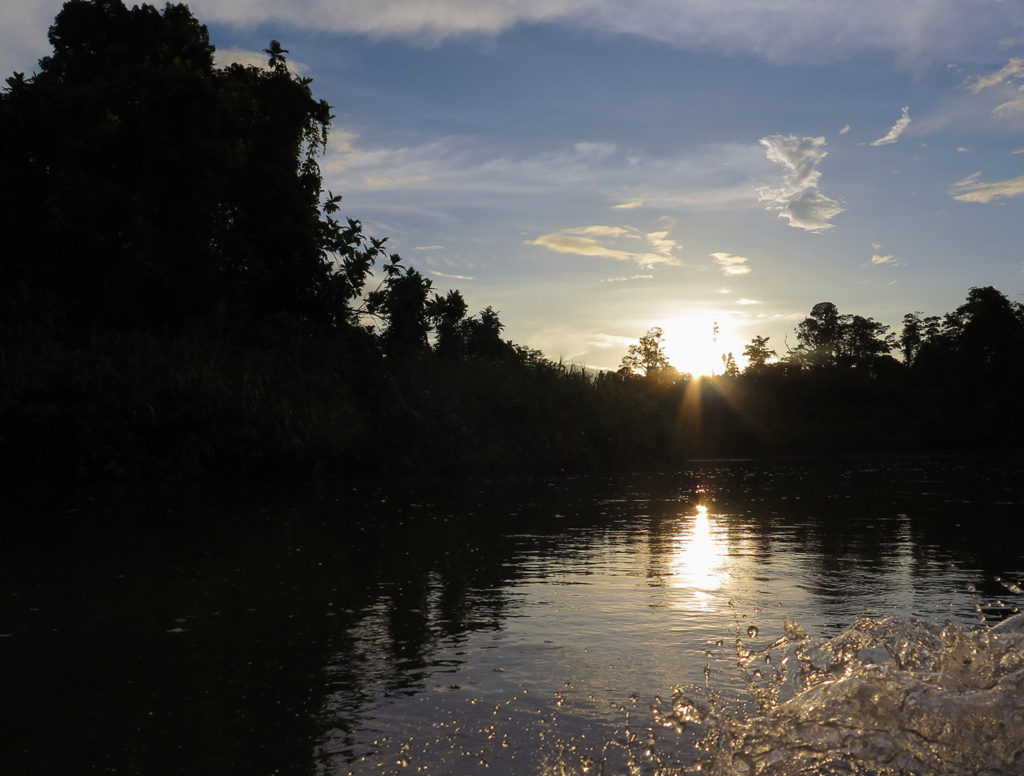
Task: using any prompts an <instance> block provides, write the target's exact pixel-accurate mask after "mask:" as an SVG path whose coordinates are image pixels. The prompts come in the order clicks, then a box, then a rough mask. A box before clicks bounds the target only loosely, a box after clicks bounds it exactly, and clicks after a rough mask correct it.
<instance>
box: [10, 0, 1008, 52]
mask: <svg viewBox="0 0 1024 776" xmlns="http://www.w3.org/2000/svg"><path fill="white" fill-rule="evenodd" d="M38 1H39V0H36V2H38ZM18 5H20V3H19V4H18ZM190 5H191V6H192V8H193V9H194V11H195V13H196V15H197V16H198V17H199V18H200V19H201V20H202V21H203V22H204V23H212V22H220V23H226V24H235V25H239V26H246V27H249V28H253V27H256V26H258V25H261V24H267V23H273V24H275V25H278V26H282V25H283V26H292V27H299V28H307V29H315V30H317V32H333V33H356V34H363V35H367V36H370V37H373V38H395V37H401V38H405V39H408V40H411V41H415V42H416V43H418V44H419V45H433V44H435V43H437V42H438V41H440V40H443V39H445V38H450V37H458V36H466V35H496V34H499V33H501V32H503V31H505V30H509V29H511V28H513V27H515V26H516V25H536V24H545V23H557V24H561V25H565V26H575V27H579V28H584V29H591V30H597V31H601V32H611V33H616V34H627V35H631V36H638V37H645V38H649V39H653V40H657V41H660V42H663V43H668V44H670V45H673V46H677V47H680V48H690V49H698V50H704V51H722V52H725V53H727V54H749V55H753V56H757V57H761V58H764V59H767V60H770V61H775V62H798V61H799V62H808V61H811V62H824V61H833V60H838V59H842V58H844V57H846V56H848V55H849V53H850V52H852V51H858V50H860V51H871V52H878V51H885V52H893V53H895V54H896V55H897V56H898V57H899V58H900V59H901V60H903V61H914V60H917V59H921V58H927V57H935V56H941V57H943V58H950V57H953V56H955V55H956V54H958V53H961V52H968V51H972V50H974V49H975V48H976V47H978V45H979V44H980V43H983V42H988V41H991V40H992V39H994V38H996V39H997V38H999V37H1004V36H1005V35H1006V31H1007V30H1013V29H1019V28H1020V22H1021V21H1022V16H1024V13H1022V10H1021V8H1020V4H1019V3H1016V2H1004V3H995V4H992V3H988V4H986V6H985V9H984V12H979V11H978V8H977V5H976V4H975V3H950V2H949V1H948V0H904V1H903V2H900V3H893V2H891V0H858V1H857V2H855V3H836V2H808V1H807V0H772V1H771V2H765V0H732V1H731V2H709V0H646V1H645V2H644V3H635V4H626V3H621V2H611V1H610V0H431V2H423V0H347V2H344V3H340V2H338V1H337V0H304V2H301V3H282V2H271V0H193V2H191V3H190ZM989 45H991V44H989Z"/></svg>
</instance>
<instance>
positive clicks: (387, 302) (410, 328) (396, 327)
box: [366, 257, 431, 358]
mask: <svg viewBox="0 0 1024 776" xmlns="http://www.w3.org/2000/svg"><path fill="white" fill-rule="evenodd" d="M395 258H396V260H395V261H394V262H393V263H392V264H391V265H390V266H386V267H385V268H386V269H387V270H388V276H387V278H386V279H385V281H384V283H383V284H382V286H381V287H380V288H378V289H376V290H374V291H371V292H370V293H369V294H367V301H366V308H367V311H368V312H369V313H370V314H371V315H374V316H376V317H378V318H379V319H380V320H382V321H383V322H384V324H385V326H384V331H383V333H382V334H381V343H382V345H383V347H384V352H385V353H386V354H387V355H388V356H390V357H392V358H406V357H408V356H411V355H414V354H416V353H419V352H422V351H424V350H426V347H427V333H428V332H429V331H430V322H429V316H428V312H427V295H428V294H429V293H430V287H431V282H430V280H429V279H428V278H425V277H423V275H421V274H420V273H419V272H417V271H416V270H415V269H412V268H402V267H401V266H399V265H398V263H397V257H395Z"/></svg>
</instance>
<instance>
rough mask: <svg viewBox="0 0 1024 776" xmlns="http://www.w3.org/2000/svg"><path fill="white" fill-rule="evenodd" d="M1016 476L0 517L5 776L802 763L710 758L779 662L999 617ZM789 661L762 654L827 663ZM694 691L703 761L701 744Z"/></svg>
mask: <svg viewBox="0 0 1024 776" xmlns="http://www.w3.org/2000/svg"><path fill="white" fill-rule="evenodd" d="M1020 475H1021V470H1020V467H1019V466H1018V465H1016V464H1015V463H1013V462H1007V461H975V462H962V461H925V462H922V461H902V462H853V463H816V464H808V463H791V464H778V463H776V464H765V463H755V462H708V463H703V464H698V465H693V466H691V467H690V468H688V469H686V470H684V471H681V472H675V473H665V474H649V475H644V476H629V477H616V478H573V479H570V478H556V479H550V480H544V481H538V480H530V481H516V482H498V481H495V482H474V483H469V482H463V483H455V484H449V483H446V484H444V486H442V485H440V484H430V485H425V486H422V487H418V488H413V489H405V490H403V491H402V492H401V495H399V492H398V491H397V490H394V489H391V490H389V489H372V490H371V489H364V490H357V491H356V492H352V491H351V490H346V491H344V492H342V491H339V490H337V489H335V490H331V489H322V490H319V491H316V492H309V491H307V492H304V493H302V494H294V493H290V494H285V495H282V494H280V493H278V494H276V495H273V496H267V495H259V496H258V497H256V494H237V493H236V494H231V495H230V497H221V498H216V499H213V498H210V497H209V495H208V494H203V495H199V496H195V497H193V498H191V499H189V498H177V499H170V500H164V501H160V502H159V503H157V504H154V503H153V502H152V498H151V494H138V493H136V494H125V495H122V496H121V497H119V498H114V497H105V498H103V499H99V498H97V499H96V500H95V501H93V502H81V503H78V504H76V505H75V507H74V511H69V512H67V513H61V514H53V513H52V510H50V512H47V511H46V510H39V511H38V512H37V513H33V512H32V511H31V510H28V511H26V510H19V515H18V518H17V520H14V521H11V522H10V523H9V525H10V526H12V527H11V528H10V529H9V530H8V532H7V537H6V538H7V540H6V541H5V542H4V548H3V558H2V560H3V571H2V572H0V575H2V576H0V578H2V579H3V584H4V603H3V609H2V611H0V614H2V620H0V634H2V637H0V660H2V665H3V668H2V669H0V670H2V671H3V674H2V678H3V682H4V687H5V688H10V690H9V692H8V697H9V698H10V699H11V701H12V702H10V703H7V704H5V706H6V707H7V710H6V711H5V717H6V719H5V720H4V725H5V729H6V730H8V731H9V735H8V736H7V737H6V738H7V740H6V742H5V743H4V752H3V761H4V762H7V763H8V766H7V767H5V768H4V771H5V772H25V773H29V772H31V773H70V772H138V773H199V772H222V773H253V774H255V773H295V774H314V773H317V774H321V773H322V774H348V773H352V774H399V773H438V774H443V773H502V774H505V773H507V774H513V773H515V774H521V773H596V772H605V773H619V772H629V771H630V770H632V771H633V772H646V773H668V772H693V770H694V769H695V768H697V767H698V764H699V763H701V762H702V761H704V762H705V765H704V766H702V767H704V768H705V769H710V768H717V769H718V770H717V771H716V772H721V773H725V772H736V773H755V772H757V773H780V774H781V773H803V772H805V771H801V770H800V768H801V767H803V765H801V764H800V763H796V764H794V763H793V762H789V763H788V764H787V763H782V764H776V765H774V766H771V767H772V768H775V770H771V768H769V769H768V770H764V768H768V766H767V765H764V762H766V761H763V760H756V759H755V760H750V761H747V760H744V759H743V757H744V756H745V755H744V756H737V757H735V758H733V755H734V754H736V752H734V751H733V749H736V748H737V747H739V749H742V748H743V747H746V748H748V749H751V750H752V751H753V750H754V749H755V748H756V747H755V746H754V743H757V742H763V737H762V738H757V736H756V735H755V733H756V730H757V724H758V723H757V720H758V719H767V718H768V717H767V716H766V715H767V713H768V712H773V707H772V703H775V704H776V705H780V704H782V703H783V702H784V701H785V700H787V699H788V698H789V697H791V696H792V695H793V693H794V692H795V690H794V688H792V687H791V688H789V689H785V688H782V685H781V678H780V679H779V681H780V685H779V686H778V687H776V688H775V690H773V691H774V692H776V695H779V690H780V688H781V689H782V690H783V692H782V694H781V696H780V697H774V700H770V699H769V700H766V698H767V696H766V695H764V693H765V692H768V691H769V690H771V682H772V681H773V680H772V677H773V676H775V674H773V673H772V671H773V670H775V669H776V668H777V666H778V665H779V662H780V661H781V659H782V658H781V657H780V655H783V653H784V652H785V651H786V650H787V649H788V650H797V649H800V650H804V652H802V653H801V654H804V653H806V655H810V654H811V653H810V652H808V651H807V650H809V649H810V645H811V644H812V641H813V640H814V639H821V640H823V641H821V642H820V643H821V644H828V643H832V644H845V643H847V642H848V641H850V639H851V638H853V637H852V636H851V635H850V633H851V631H850V629H851V628H854V630H855V633H856V634H861V635H860V636H858V637H857V638H860V639H861V640H860V641H859V642H858V645H859V646H858V649H859V650H861V652H857V654H856V658H857V660H858V661H860V662H862V663H865V664H866V665H867V668H864V670H865V671H868V673H871V671H874V672H875V673H877V672H878V670H880V669H878V665H875V664H876V663H877V664H879V665H881V663H882V662H884V661H880V659H879V658H878V654H881V653H880V652H879V650H881V649H882V647H881V646H879V645H882V644H883V642H884V644H887V645H889V646H888V647H886V648H887V649H894V648H892V646H891V645H892V644H893V643H896V642H899V643H901V644H904V645H905V644H906V643H907V640H908V639H909V640H911V641H913V640H915V639H921V640H922V641H921V645H919V651H921V650H925V649H926V648H927V649H932V650H933V651H934V652H935V654H936V655H939V656H940V657H941V655H949V654H953V652H952V650H953V649H954V645H952V642H950V645H945V642H943V641H942V638H946V640H947V641H949V640H950V639H953V640H954V641H955V640H956V639H954V637H953V636H952V635H950V634H954V632H955V633H956V634H971V633H973V632H974V631H978V632H979V633H984V632H986V631H987V629H988V628H989V627H991V626H992V625H993V624H996V623H998V622H1000V621H1002V620H1005V619H1006V618H1008V617H1010V616H1011V615H1012V614H1013V613H1014V612H1015V611H1016V610H1017V609H1018V608H1019V607H1020V606H1021V603H1022V600H1024V597H1022V594H1021V588H1020V586H1019V583H1020V582H1021V580H1022V579H1024V553H1022V551H1021V537H1022V534H1024V528H1022V522H1021V518H1022V516H1024V509H1022V504H1024V498H1022V492H1021V491H1022V485H1021V483H1022V478H1021V476H1020ZM147 495H148V496H150V498H149V499H147V498H146V496H147ZM863 618H867V620H864V619H863ZM886 618H890V619H886ZM787 622H788V623H789V624H788V626H787ZM858 622H859V623H861V624H860V625H857V623H858ZM865 622H866V623H868V624H867V625H864V623H865ZM911 622H919V623H921V628H933V629H937V630H936V633H939V634H941V629H942V628H943V627H944V626H945V624H946V623H947V622H948V623H950V624H951V627H953V628H954V629H955V631H947V632H946V636H944V637H941V638H940V636H939V635H936V634H934V633H932V631H926V630H920V629H918V630H914V629H913V627H912V626H911V625H910V624H908V623H911ZM880 623H882V625H880ZM892 623H896V624H895V625H892ZM794 624H798V626H799V629H800V630H799V631H796V630H793V627H794ZM854 626H856V627H857V628H861V630H856V628H855V627H854ZM787 627H789V628H790V630H789V635H790V640H789V641H788V642H787V641H786V640H785V635H786V633H787ZM914 627H916V626H914ZM880 628H881V629H882V630H884V629H885V628H888V630H885V633H884V634H882V630H879V629H880ZM865 629H866V630H865ZM872 629H874V630H872ZM908 629H909V630H908ZM795 633H799V634H802V635H801V638H804V639H805V641H800V640H799V639H797V638H795V636H794V634H795ZM864 633H872V634H875V636H872V637H871V638H876V637H877V638H876V641H871V638H868V637H867V636H863V634H864ZM878 634H882V635H878ZM893 634H896V635H893ZM861 636H863V638H862V637H861ZM780 638H782V642H779V639H780ZM957 638H959V636H958V637H957ZM964 638H967V636H964ZM1006 638H1008V637H1004V640H1003V642H1000V644H1002V647H1001V648H1006V649H1010V651H1011V653H1012V654H1016V653H1013V652H1012V650H1013V649H1015V647H1014V646H1013V645H1007V643H1006V641H1005V639H1006ZM827 639H833V641H832V642H828V641H825V640H827ZM865 639H866V640H865ZM886 639H888V641H886ZM900 639H902V640H903V641H900ZM928 639H931V640H930V641H928ZM936 639H938V641H936ZM844 640H845V641H844ZM869 642H870V643H869ZM915 643H916V642H915ZM972 643H973V642H972ZM813 644H814V645H818V644H819V642H818V641H813ZM958 644H959V642H958ZM818 648H819V647H818V646H815V649H818ZM902 648H904V649H906V647H905V646H904V647H902ZM956 648H958V649H959V648H963V647H962V644H960V646H957V647H956ZM821 649H824V650H825V651H823V652H820V655H828V654H832V653H829V652H828V650H827V649H825V648H824V647H822V648H821ZM971 649H975V650H977V649H978V647H977V645H975V646H973V647H971ZM870 650H874V651H872V652H870V654H871V655H873V656H874V657H870V658H868V657H865V655H868V652H869V651H870ZM944 650H945V652H944ZM833 651H834V650H833ZM982 651H984V650H982ZM815 654H819V653H815ZM851 654H853V653H851ZM783 656H784V655H783ZM833 657H834V655H833ZM940 657H936V658H935V660H937V661H939V662H941V659H940ZM815 659H816V660H818V663H815V664H814V666H811V662H807V663H806V665H805V664H804V663H799V660H798V659H797V657H796V653H795V652H794V653H793V657H792V662H791V663H789V664H788V665H794V666H795V665H797V664H798V663H799V664H800V665H801V666H804V667H805V668H807V674H808V676H810V674H811V673H813V671H818V673H819V674H821V676H826V674H827V676H826V678H828V677H830V676H831V674H828V671H827V670H826V668H827V666H826V664H828V665H831V666H832V667H833V668H834V665H833V664H832V663H828V661H829V660H831V659H832V658H827V659H826V658H821V659H818V658H815ZM1000 659H1001V660H1002V662H1001V663H1000V666H1002V667H1001V668H1000V670H1001V671H1002V670H1006V671H1009V670H1010V669H1011V668H1012V667H1013V665H1015V664H1013V662H1012V660H1011V658H1010V657H1007V656H1003V657H1002V658H1000ZM773 660H774V661H775V662H774V663H773V662H772V661H773ZM810 660H811V658H808V661H810ZM757 661H761V662H763V666H762V665H761V664H760V663H758V662H757ZM823 661H824V662H823ZM812 662H813V661H812ZM848 662H850V664H851V665H852V664H853V662H851V661H848ZM933 662H934V661H933ZM926 663H927V661H923V659H922V663H921V665H922V666H923V665H926ZM755 664H756V665H755ZM819 664H820V665H819ZM858 665H859V664H858ZM926 667H929V670H930V671H931V673H929V674H928V675H927V676H925V675H924V674H922V675H921V677H924V678H923V679H922V678H921V677H919V676H917V675H915V676H913V677H911V678H910V679H908V678H907V677H906V676H904V675H903V674H901V675H900V677H899V678H897V677H895V676H887V677H878V678H870V677H869V682H870V681H874V682H875V684H874V685H873V687H872V692H879V693H881V692H882V691H884V690H885V689H886V688H889V687H895V686H897V685H899V684H900V683H901V682H903V683H906V682H909V681H911V679H913V681H925V682H926V683H927V682H928V681H931V679H930V678H929V677H931V676H932V675H933V674H935V675H937V674H936V671H937V669H936V670H931V669H933V668H934V665H932V663H927V665H926ZM812 668H813V671H812ZM899 668H900V670H901V671H904V674H905V673H906V670H910V669H911V668H912V669H914V670H918V669H920V670H921V671H923V670H924V669H923V668H921V666H918V665H916V664H915V666H910V665H909V664H906V665H901V666H899ZM787 670H789V669H787ZM828 670H831V669H828ZM847 670H848V673H849V672H851V671H852V669H847ZM858 670H860V669H858ZM780 676H781V675H780ZM836 676H838V674H837V675H836ZM858 676H859V675H858ZM1000 676H1002V674H1000ZM833 678H835V677H833ZM854 678H858V677H854ZM792 681H793V680H792V678H790V684H792ZM801 681H804V682H805V683H807V682H810V683H812V684H813V682H815V681H819V679H807V677H804V679H802V680H801ZM831 681H832V680H831V679H828V682H825V683H826V684H829V683H830V682H831ZM829 686H831V685H829ZM842 686H843V685H840V687H842ZM901 686H902V685H901ZM787 687H788V685H787ZM929 687H930V685H929ZM680 688H690V689H686V690H685V691H684V689H680ZM926 689H928V688H927V687H926ZM787 692H788V693H789V696H786V693H787ZM957 692H958V693H960V694H961V695H962V694H963V692H964V689H963V687H958V689H957ZM686 693H689V695H687V694H686ZM698 696H699V697H698ZM901 697H902V696H901ZM929 697H931V696H929ZM680 698H683V699H689V700H692V701H693V710H692V713H691V711H687V709H688V708H690V707H688V706H687V705H686V703H684V702H683V701H681V700H680ZM674 700H675V701H676V704H675V706H674V705H673V702H674ZM687 702H689V701H687ZM701 704H703V706H701ZM698 707H701V708H700V709H699V710H698ZM711 707H713V712H714V716H713V719H711V720H710V723H711V724H710V727H711V728H713V732H714V731H717V733H715V734H716V735H718V736H719V739H718V744H717V747H718V749H719V750H721V751H727V750H728V752H729V757H730V759H729V764H728V765H727V766H726V765H722V762H724V761H723V760H721V758H719V761H718V762H717V763H715V762H712V760H713V759H714V758H713V756H712V755H713V754H714V753H713V752H711V753H709V752H708V751H702V750H701V747H702V746H703V747H705V748H706V747H707V745H708V744H707V732H708V726H709V719H708V718H707V716H706V714H705V716H704V718H703V719H702V720H699V719H698V718H699V717H701V714H704V713H705V712H707V711H708V709H709V708H711ZM793 708H794V707H793V706H792V705H790V706H788V707H786V709H784V710H783V712H777V713H791V714H803V713H805V711H804V710H799V709H798V710H797V711H795V712H794V711H792V709H793ZM652 709H653V710H652ZM698 711H699V712H700V713H698ZM673 713H675V714H676V716H675V717H673V716H672V715H673ZM938 713H939V712H938V711H935V714H936V715H937V714H938ZM1011 716H1012V715H1011ZM684 718H685V720H684ZM1021 719H1024V716H1022V717H1021ZM681 721H686V722H687V724H680V723H681ZM862 721H863V723H864V726H869V725H875V726H876V727H877V725H878V724H879V720H871V719H867V718H865V719H863V720H862ZM696 722H701V723H702V724H691V723H696ZM766 724H767V723H766ZM1020 724H1022V725H1024V723H1020ZM730 725H731V727H730ZM741 726H743V727H742V728H741ZM722 731H726V732H724V733H723V732H722ZM1000 735H1002V737H1003V738H1004V739H1009V738H1012V736H1009V734H1007V733H1006V732H1005V731H1004V732H1003V733H1002V734H1000ZM702 736H703V737H704V739H703V743H702V742H701V741H702ZM729 736H731V738H729ZM894 740H896V741H897V746H903V745H902V744H899V743H898V742H899V741H900V739H899V738H898V736H897V737H896V738H895V739H894ZM751 742H754V743H751ZM789 743H791V744H792V743H793V742H792V741H790V742H789ZM962 743H963V745H964V746H965V747H967V746H970V745H972V743H971V742H969V741H963V742H962ZM695 745H696V748H695ZM771 746H772V747H773V748H774V749H775V750H776V751H783V750H784V749H785V744H784V743H782V742H777V741H776V742H773V743H772V744H771ZM837 746H838V745H837ZM846 746H849V744H846ZM903 748H905V747H903ZM739 749H737V750H736V751H739ZM871 756H872V757H874V756H875V755H871ZM922 756H924V755H922ZM867 757H868V754H866V753H865V754H864V758H865V759H864V760H863V762H864V763H868V760H867V759H866V758H867ZM908 762H909V761H908ZM869 764H870V763H869ZM762 766H763V767H762ZM898 766H899V763H898V762H895V761H894V764H892V768H894V769H895V770H893V771H892V772H893V773H896V772H900V771H899V770H898ZM815 767H819V771H820V772H826V771H825V770H821V768H820V763H819V765H818V766H815ZM829 767H832V766H829ZM836 767H838V766H836ZM851 767H857V766H856V765H854V766H851ZM863 767H864V768H867V767H868V765H864V766H863ZM907 767H910V766H907ZM994 767H995V768H996V769H997V770H996V771H995V772H999V771H998V768H999V767H1001V766H1000V765H999V763H998V762H997V763H996V765H995V766H994ZM758 768H761V770H758ZM730 769H732V770H730ZM989 770H990V772H991V768H990V769H989ZM806 772H808V773H809V772H810V771H806ZM828 772H831V771H828ZM835 772H836V773H839V772H846V773H855V772H864V773H867V772H876V773H877V772H881V771H879V770H877V769H875V770H874V771H868V770H862V771H857V770H847V771H839V770H837V771H835ZM979 772H980V771H979ZM1010 772H1011V771H1009V770H1006V773H1010Z"/></svg>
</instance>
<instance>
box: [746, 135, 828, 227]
mask: <svg viewBox="0 0 1024 776" xmlns="http://www.w3.org/2000/svg"><path fill="white" fill-rule="evenodd" d="M759 142H760V143H761V145H762V146H764V147H765V149H766V152H767V155H768V159H770V160H771V161H773V162H776V163H777V164H781V165H782V166H783V167H784V168H785V174H784V175H783V178H782V184H781V185H780V186H764V187H761V188H760V189H758V197H759V199H760V200H761V201H762V202H767V203H769V204H768V209H769V210H777V211H778V212H779V217H780V218H785V219H787V220H788V221H789V225H790V226H793V227H796V228H798V229H803V230H805V231H808V232H822V231H824V230H826V229H831V228H832V226H833V224H830V223H829V221H830V220H831V219H833V218H835V217H836V216H837V215H839V214H840V213H842V212H843V210H844V208H843V207H842V206H840V204H839V203H838V202H836V201H835V200H834V199H831V198H830V197H827V196H825V195H824V194H822V193H821V192H820V191H819V190H818V182H819V181H820V180H821V171H820V170H818V169H817V166H818V163H819V162H821V160H822V159H824V158H825V157H826V156H827V155H828V152H827V151H826V150H825V138H823V137H798V136H796V135H769V136H768V137H763V138H761V140H760V141H759Z"/></svg>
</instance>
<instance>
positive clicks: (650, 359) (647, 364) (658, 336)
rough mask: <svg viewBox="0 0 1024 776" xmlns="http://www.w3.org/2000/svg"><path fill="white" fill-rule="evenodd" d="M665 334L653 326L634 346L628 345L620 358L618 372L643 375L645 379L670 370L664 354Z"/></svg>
mask: <svg viewBox="0 0 1024 776" xmlns="http://www.w3.org/2000/svg"><path fill="white" fill-rule="evenodd" d="M664 339H665V333H664V331H662V329H661V328H660V327H658V326H653V327H651V328H650V329H648V330H647V333H646V334H644V336H642V337H641V338H640V341H639V342H638V343H636V344H635V345H630V346H629V348H628V349H627V350H626V355H625V356H623V357H622V362H621V363H620V364H619V371H620V372H621V371H625V372H630V373H633V374H636V373H643V375H644V376H645V377H655V376H657V375H659V374H660V373H662V372H664V371H665V370H667V369H670V368H671V365H670V364H669V362H668V356H667V355H666V354H665V343H664Z"/></svg>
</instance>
